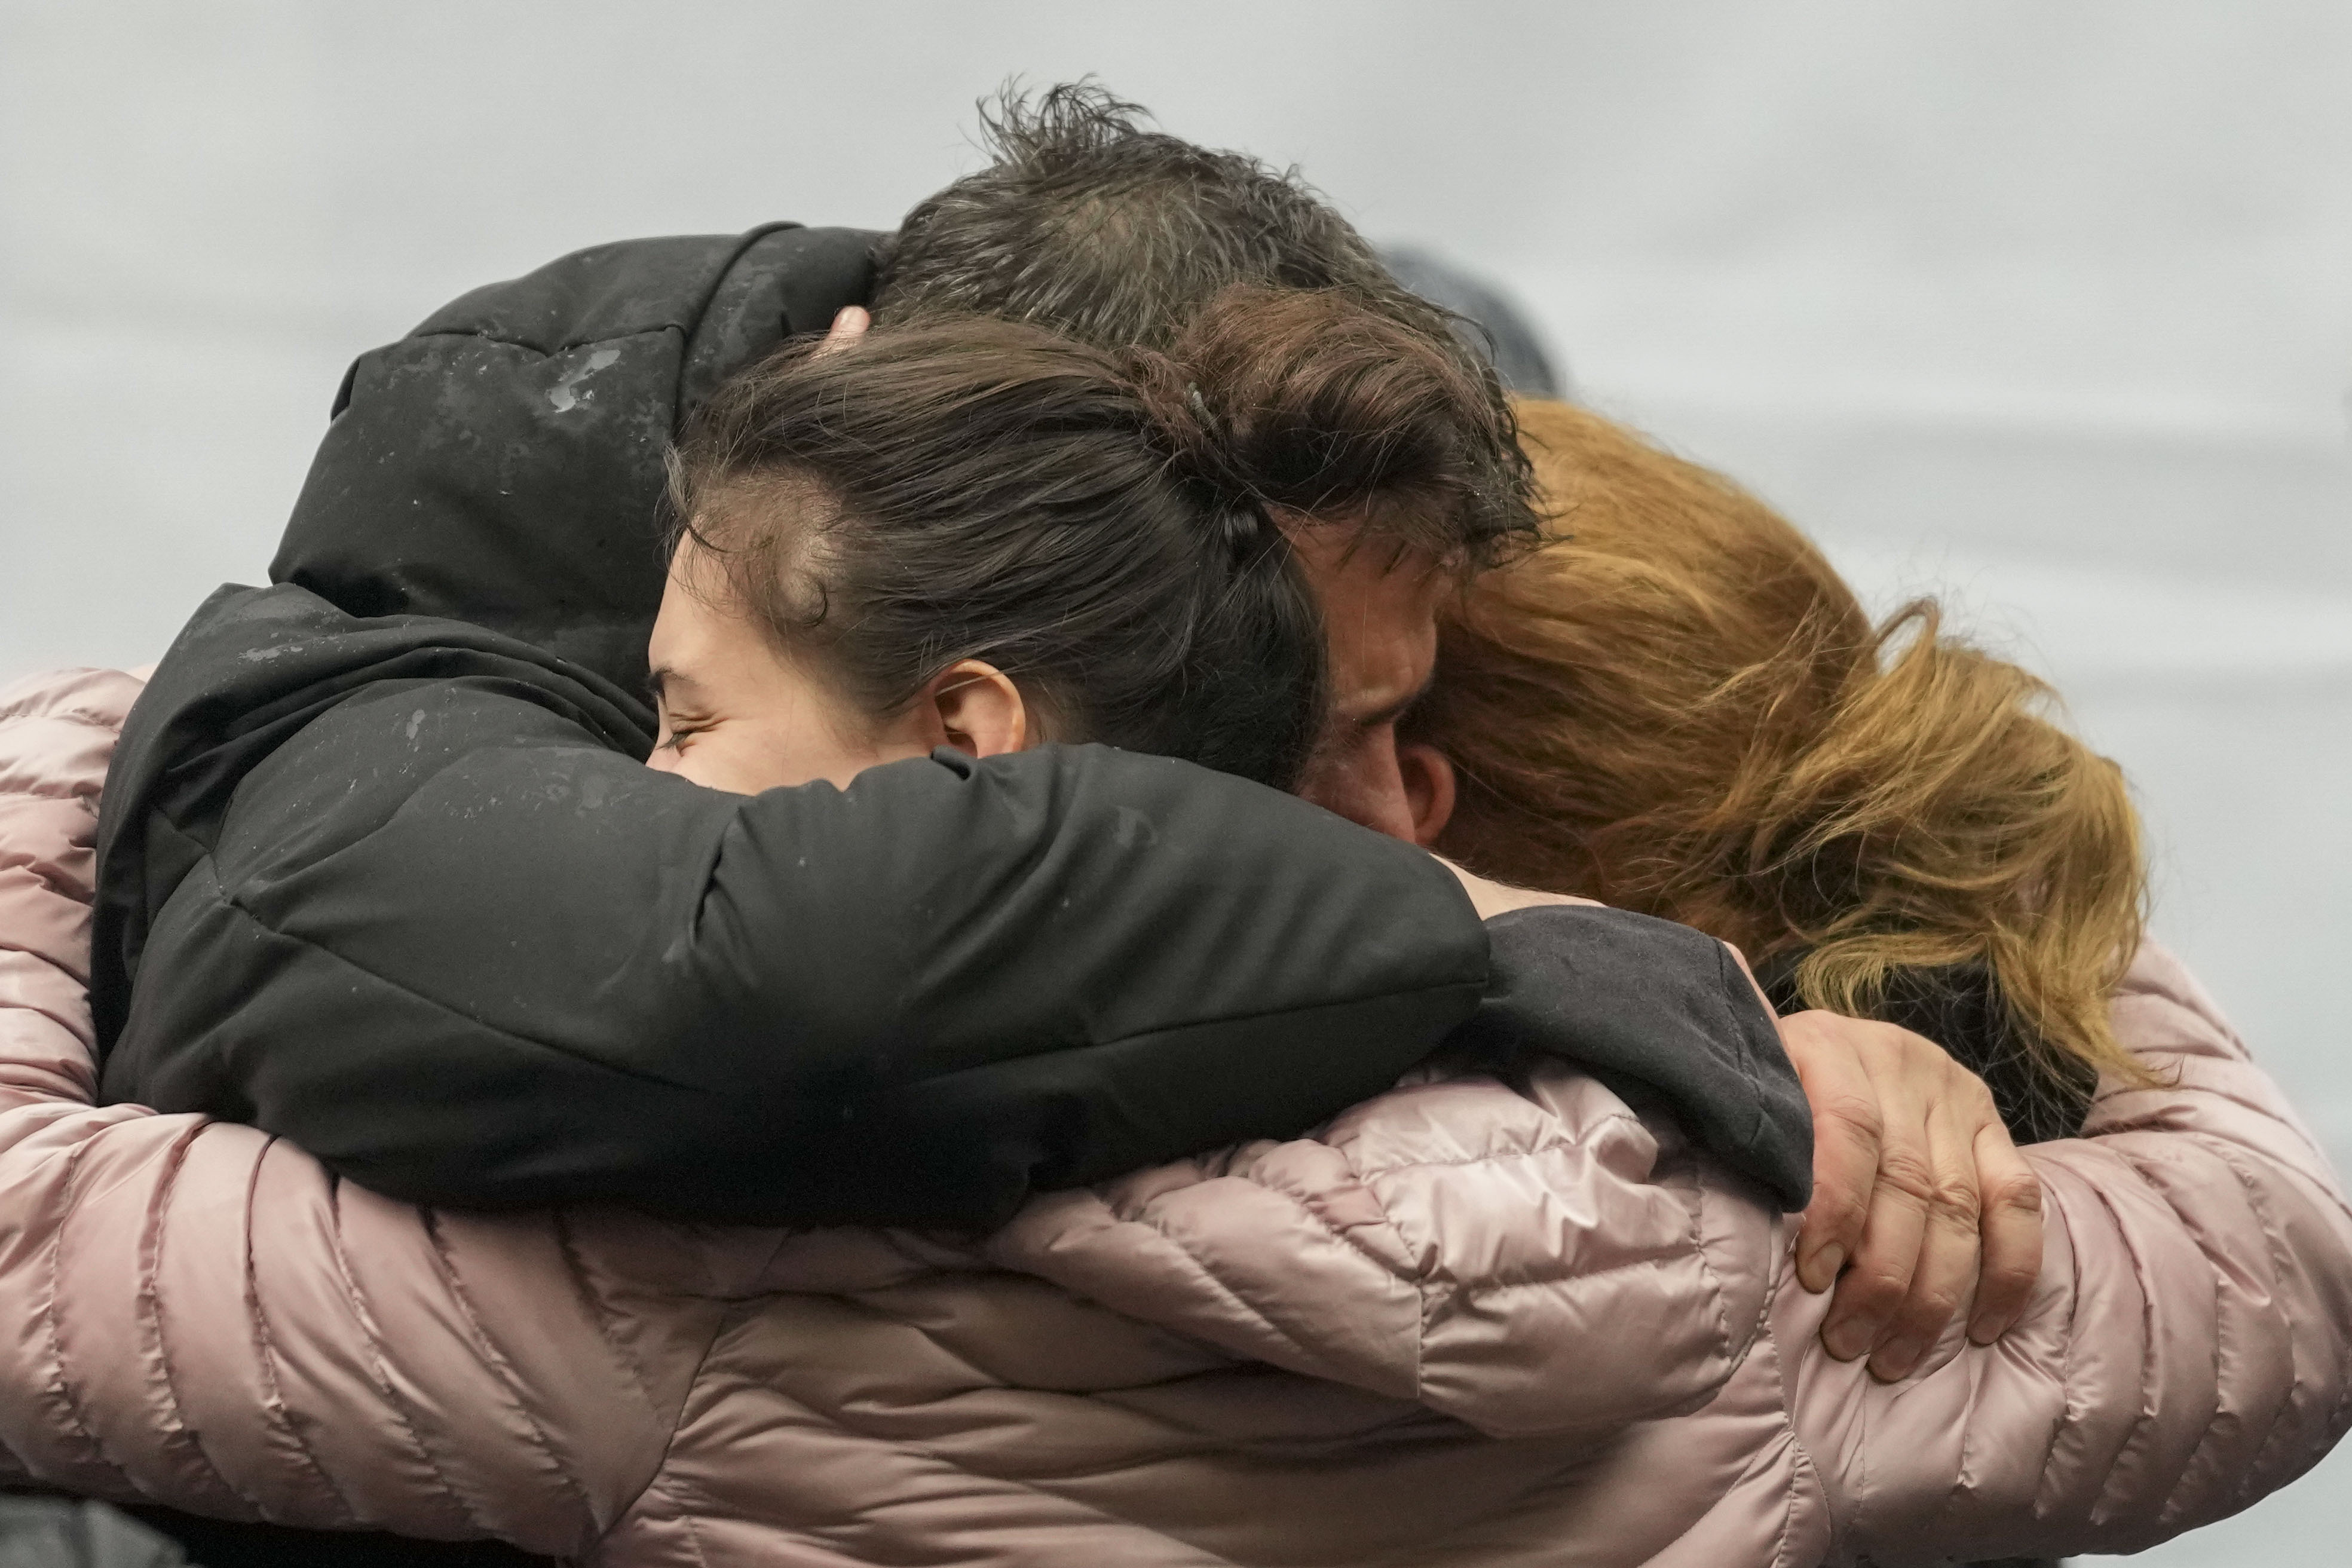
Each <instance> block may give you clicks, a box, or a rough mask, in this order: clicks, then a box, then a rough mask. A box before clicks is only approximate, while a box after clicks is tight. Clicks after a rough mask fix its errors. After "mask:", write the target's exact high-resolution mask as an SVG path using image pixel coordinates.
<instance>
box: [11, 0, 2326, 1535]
mask: <svg viewBox="0 0 2352 1568" xmlns="http://www.w3.org/2000/svg"><path fill="white" fill-rule="evenodd" d="M1089 70H1092V71H1098V72H1100V73H1102V74H1103V76H1104V77H1105V78H1106V79H1108V81H1109V82H1110V84H1111V85H1113V86H1114V87H1116V88H1117V89H1119V90H1121V91H1122V92H1125V93H1127V94H1128V95H1129V96H1131V97H1135V98H1139V99H1140V100H1143V101H1145V102H1146V103H1149V104H1150V105H1151V106H1152V107H1153V108H1154V109H1156V110H1158V111H1159V113H1160V118H1161V120H1162V121H1164V122H1165V123H1166V124H1167V125H1168V126H1169V128H1171V130H1174V131H1177V132H1181V133H1182V134H1185V135H1188V136H1192V137H1194V138H1196V139H1199V140H1202V141H1206V142H1213V143H1219V144H1226V145H1234V146H1241V147H1245V148H1248V149H1251V150H1252V151H1255V152H1256V153H1261V154H1263V155H1265V156H1266V157H1269V158H1271V159H1274V160H1276V161H1279V162H1284V163H1289V162H1297V163H1299V164H1301V165H1303V166H1304V168H1305V169H1306V170H1307V173H1308V174H1309V175H1310V176H1311V177H1313V178H1314V179H1315V180H1316V181H1317V182H1318V184H1320V185H1321V186H1322V187H1323V188H1324V189H1325V190H1327V191H1328V193H1329V194H1330V195H1332V196H1333V197H1334V198H1335V199H1336V200H1337V201H1338V202H1339V203H1340V204H1341V205H1342V206H1343V207H1345V208H1346V209H1347V210H1348V211H1349V213H1351V214H1352V215H1353V216H1355V217H1356V218H1357V220H1358V221H1359V223H1360V225H1361V226H1363V227H1364V228H1365V229H1366V230H1367V231H1368V232H1369V233H1370V234H1372V235H1374V236H1375V237H1381V238H1385V239H1396V240H1424V241H1433V242H1436V243H1439V244H1442V245H1444V247H1448V248H1449V249H1451V250H1452V251H1453V252H1454V254H1455V255H1456V256H1457V257H1459V258H1463V259H1465V260H1467V261H1470V262H1472V263H1475V265H1477V266H1479V267H1481V268H1485V269H1486V270H1487V271H1489V272H1490V273H1491V274H1493V275H1494V276H1495V277H1496V278H1498V279H1501V280H1503V281H1504V282H1506V283H1507V285H1508V286H1509V287H1510V288H1511V289H1514V290H1515V291H1516V292H1517V294H1518V296H1519V297H1520V298H1521V299H1522V300H1524V301H1525V303H1526V304H1527V305H1528V307H1529V309H1530V310H1531V311H1532V312H1533V314H1534V315H1535V316H1536V317H1537V318H1538V320H1539V321H1540V322H1541V323H1542V324H1543V326H1544V327H1545V328H1546V330H1547V331H1548V332H1549V335H1550V338H1551V340H1552V342H1553V343H1554V345H1555V347H1556V348H1557V349H1558V350H1559V351H1560V352H1561V353H1563V354H1564V355H1565V357H1566V358H1567V360H1568V362H1569V363H1570V365H1571V366H1572V368H1573V371H1574V373H1575V375H1576V378H1577V380H1578V382H1579V384H1580V387H1581V388H1582V390H1583V392H1584V394H1585V395H1586V396H1587V397H1588V399H1589V400H1591V402H1593V403H1595V404H1597V405H1600V406H1601V407H1602V408H1603V409H1605V410H1608V411H1610V412H1612V413H1615V414H1617V415H1620V416H1623V417H1626V418H1629V419H1631V420H1633V421H1634V422H1636V423H1638V424H1640V425H1642V426H1644V427H1646V428H1648V429H1649V430H1651V431H1652V432H1654V433H1655V434H1656V435H1658V436H1660V437H1663V438H1664V439H1666V440H1667V441H1669V442H1670V443H1671V444H1673V445H1674V446H1675V447H1677V448H1679V449H1681V450H1684V451H1685V452H1688V453H1691V454H1693V455H1696V456H1697V457H1700V458H1704V459H1706V460H1708V461H1711V462H1714V463H1716V464H1717V465H1719V466H1721V467H1724V468H1728V469H1729V470H1731V471H1732V472H1733V473H1735V474H1737V475H1738V476H1740V477H1742V478H1743V479H1748V481H1750V482H1751V483H1753V484H1755V485H1757V486H1758V487H1759V488H1760V489H1762V490H1763V491H1764V492H1765V493H1766V494H1767V495H1769V497H1771V498H1772V499H1773V500H1776V501H1778V502H1780V504H1781V505H1782V506H1783V507H1784V508H1785V509H1786V510H1789V511H1790V513H1791V515H1793V516H1794V517H1795V518H1796V519H1797V520H1798V521H1801V522H1802V523H1805V524H1807V525H1808V526H1810V527H1811V528H1813V529H1815V530H1816V531H1818V532H1819V533H1820V534H1821V535H1822V537H1823V538H1824V539H1825V540H1826V541H1827V542H1829V543H1830V545H1831V547H1832V550H1833V552H1835V553H1836V554H1837V556H1838V557H1839V559H1840V560H1841V561H1842V562H1843V563H1845V564H1846V565H1848V566H1849V567H1850V568H1851V569H1852V570H1853V572H1854V573H1855V574H1856V575H1857V576H1858V577H1859V578H1860V579H1862V580H1863V581H1864V584H1866V585H1867V586H1868V587H1869V589H1870V590H1871V591H1872V592H1873V593H1874V594H1876V595H1888V596H1891V595H1895V594H1897V593H1900V592H1904V591H1907V590H1910V589H1915V588H1935V589H1940V590H1942V591H1945V592H1947V593H1948V595H1950V596H1951V598H1952V599H1953V601H1954V602H1955V603H1956V604H1958V605H1959V606H1961V608H1962V609H1963V611H1964V612H1965V616H1966V618H1967V620H1968V621H1969V624H1970V625H1971V626H1974V627H1975V628H1976V629H1977V630H1978V631H1979V632H1980V633H1981V634H1982V635H1984V636H1986V637H1990V638H1991V639H1993V640H1994V641H1996V642H1997V643H1998V644H1999V645H2000V646H2001V647H2004V648H2007V649H2010V650H2012V651H2013V652H2015V653H2016V654H2017V655H2018V656H2019V657H2021V658H2025V659H2026V660H2028V661H2029V662H2031V663H2032V664H2033V665H2035V666H2036V667H2037V668H2042V669H2044V670H2046V671H2048V672H2049V673H2051V674H2052V675H2053V676H2054V677H2055V678H2056V679H2058V680H2059V682H2060V683H2061V685H2062V686H2063V689H2064V690H2065V691H2066V692H2067V694H2068V695H2069V697H2070V698H2071V699H2072V701H2073V705H2074V712H2075V714H2076V716H2077V718H2078V720H2079V721H2080V722H2081V724H2082V725H2083V726H2084V728H2085V729H2086V730H2087V731H2089V733H2090V734H2091V735H2092V736H2093V737H2094V738H2095V740H2096V741H2097V742H2099V743H2100V744H2101V745H2102V746H2104V747H2105V748H2106V749H2107V750H2109V751H2110V752H2112V753H2113V754H2114V755H2116V757H2118V758H2120V759H2121V760H2122V761H2123V763H2125V764H2126V767H2127V768H2128V769H2129V771H2130V773H2132V776H2133V777H2134V779H2135V780H2136V781H2137V784H2138V787H2139V789H2140V792H2141V796H2142V800H2143V804H2144V805H2145V806H2146V809H2147V814H2148V816H2149V819H2150V822H2151V825H2152V827H2153V832H2154V838H2155V846H2156V863H2157V869H2158V898H2159V903H2158V929H2159V931H2161V932H2162V933H2163V935H2164V936H2165V937H2166V938H2167V939H2168V940H2169V941H2171V942H2174V943H2175V944H2176V945H2178V946H2179V948H2181V949H2182V950H2183V951H2184V952H2187V953H2188V954H2189V957H2190V958H2191V959H2192V961H2193V962H2194V963H2196V965H2197V966H2198V968H2199V969H2200V972H2201V973H2203V974H2204V975H2205V977H2206V978H2207V980H2208V981H2209V982H2210V984H2212V985H2213V987H2214V988H2215V989H2216V990H2217V991H2218V992H2219V993H2220V994H2221V997H2222V998H2223V1000H2224V1001H2225V1002H2226V1003H2227V1004H2228V1005H2230V1007H2231V1009H2232V1010H2233V1012H2234V1014H2235V1015H2236V1016H2237V1017H2238V1018H2239V1019H2240V1020H2241V1022H2242V1025H2243V1026H2244V1027H2245V1029H2246V1031H2247V1033H2248V1035H2249V1036H2250V1037H2251V1038H2252V1040H2253V1042H2254V1044H2255V1046H2256V1048H2257V1049H2258V1050H2259V1051H2260V1052H2261V1053H2263V1056H2264V1057H2265V1058H2266V1059H2267V1060H2268V1061H2269V1062H2270V1063H2271V1064H2272V1066H2273V1068H2275V1069H2276V1071H2277V1072H2278V1074H2279V1076H2280V1077H2281V1078H2282V1079H2284V1080H2285V1081H2286V1082H2287V1083H2288V1084H2289V1085H2290V1086H2291V1087H2292V1088H2293V1089H2294V1091H2295V1093H2296V1096H2297V1098H2298V1100H2300V1102H2301V1103H2302V1105H2303V1106H2304V1108H2305V1111H2306V1113H2307V1114H2308V1116H2309V1117H2310V1119H2311V1121H2313V1122H2314V1123H2315V1126H2316V1127H2317V1128H2318V1129H2319V1130H2320V1131H2321V1132H2322V1135H2323V1136H2324V1137H2326V1139H2327V1140H2328V1141H2329V1142H2330V1143H2331V1145H2332V1147H2333V1148H2334V1150H2335V1151H2336V1156H2337V1159H2338V1161H2339V1163H2342V1162H2344V1161H2345V1159H2346V1157H2347V1155H2352V1060H2347V1054H2346V1051H2345V1048H2344V1044H2343V1041H2344V1036H2345V1028H2344V1025H2343V1017H2344V1008H2343V1003H2342V1000H2341V998H2342V994H2343V990H2344V986H2343V977H2344V975H2345V974H2346V973H2347V963H2346V962H2345V959H2344V957H2343V954H2344V952H2345V950H2346V948H2347V944H2352V912H2347V907H2346V906H2347V896H2352V826H2347V818H2346V803H2347V786H2346V784H2345V775H2346V773H2347V769H2352V527H2347V524H2352V462H2347V456H2352V454H2348V453H2347V403H2346V393H2347V385H2352V6H2347V5H2344V4H2342V3H2341V0H2304V3H2292V0H2282V3H2277V4H2261V3H2254V0H2211V3H2210V4H2177V3H2159V0H2109V3H2084V0H2077V3H2072V4H2066V5H2051V4H2049V3H2048V0H1968V3H1966V4H1958V3H1914V4H1907V5H1899V6H1898V5H1883V4H1870V5H1861V4H1856V5H1812V4H1807V5H1783V4H1759V3H1755V0H1708V3H1672V4H1635V3H1633V0H1625V3H1622V4H1608V5H1593V4H1563V3H1560V0H1552V3H1550V4H1545V5H1467V4H1448V5H1433V4H1432V5H1412V4H1402V3H1385V0H1351V3H1349V4H1345V5H1316V4H1280V3H1274V0H1256V3H1254V4H1247V5H1226V4H1211V5H1201V4H1192V5H1151V6H1146V5H1125V4H1104V3H1097V4H1090V5H1084V6H1080V5H1034V4H1032V5H1019V4H1011V5H1008V4H993V5H972V4H969V3H964V4H940V3H934V4H919V5H866V6H855V5H840V4H827V5H803V4H777V5H690V4H662V5H626V4H616V3H612V0H571V3H569V4H564V5H501V4H488V3H483V0H476V3H473V4H467V5H441V4H415V3H411V4H406V5H401V6H398V7H391V6H383V7H377V6H369V7H361V6H352V5H318V4H301V3H296V0H284V3H278V4H242V5H240V4H234V3H228V0H213V3H209V4H206V5H200V6H198V5H175V4H168V3H163V0H155V3H151V4H127V5H122V4H118V5H110V4H102V3H93V0H72V3H70V4H68V3H65V0H59V3H57V4H50V5H33V4H24V3H21V0H0V679H5V678H7V677H10V676H13V675H15V674H17V673H21V672H24V671H26V670H31V669H35V668H41V667H45V666H51V665H56V664H61V663H67V662H115V663H131V662H138V661H142V660H145V659H149V658H153V657H155V655H156V654H157V653H159V652H160V651H161V650H162V648H163V645H164V644H165V642H166V641H167V640H168V638H169V637H170V635H171V633H172V632H173V630H174V629H175V628H176V626H178V624H179V622H180V621H181V619H182V618H183V617H184V616H185V615H186V613H187V612H188V610H189V609H190V608H191V607H192V606H193V605H194V602H195V601H196V599H197V598H198V597H199V596H200V595H202V594H203V593H204V592H205V590H206V589H208V588H209V587H210V586H212V585H213V584H216V583H218V582H221V581H223V580H225V579H236V580H242V581H255V580H257V578H258V577H259V576H260V574H261V573H262V571H263V568H264V566H265V563H267V561H268V553H269V550H270V547H271V544H272V542H273V541H274V539H275V537H276V534H277V531H278V527H279V525H280V523H281V521H283V518H284V515H285V512H286V509H287V506H288V504H289V501H290V500H291V498H292V495H293V492H294V489H295V487H296V485H297V484H298V482H299V479H300V476H301V473H302V470H303V468H304V465H305V463H306V461H307V459H308V457H309V454H310V448H311V446H312V444H313V443H314V442H315V441H316V439H317V438H318V436H319V434H320V428H321V426H322V423H323V420H324V416H325V412H326V407H327V402H328V398H329V395H331V392H332V390H333V388H334V386H335V384H336V382H337V380H338V378H339V377H340V375H341V372H342V369H343V366H344V364H345V363H347V362H348V360H349V359H350V358H351V357H352V354H354V353H356V352H358V351H359V350H361V349H362V348H364V347H367V346H369V345H370V344H373V343H374V342H380V341H382V340H383V339H386V338H388V337H391V336H394V335H396V334H397V333H399V332H400V331H404V330H405V329H406V328H407V327H408V326H410V325H411V324H413V323H414V322H415V320H417V319H418V318H419V317H421V316H422V315H424V314H425V311H427V310H430V309H431V308H432V307H433V306H435V305H436V304H437V303H439V302H440V301H441V300H444V299H446V298H447V297H449V296H452V295H454V294H457V293H458V292H460V291H461V290H463V289H467V288H469V287H472V286H473V285H475V284H477V283H479V282H482V281H485V280H487V279H492V278H497V277H502V276H507V275H510V274H512V273H514V272H517V271H520V270H522V269H525V268H530V267H532V266H535V265H537V264H539V263H540V262H541V261H544V260H547V259H549V258H551V257H553V256H555V255H557V254H558V253H560V252H562V251H564V250H567V249H570V248H572V247H577V246H582V245H585V244H589V243H592V242H594V241H598V240H603V239H608V238H613V237H618V236H622V235H628V234H639V233H655V232H665V231H679V230H729V229H738V228H741V227H745V226H750V225H751V224H753V223H757V222H760V221H762V220H765V219H769V218H774V217H797V218H802V219H806V220H812V221H817V222H834V223H855V224H867V225H872V226H888V225H889V224H891V223H893V222H895V221H896V219H897V217H898V214H899V213H900V212H902V211H903V210H904V209H905V208H906V207H907V205H908V204H909V203H910V202H912V201H913V200H914V199H915V198H917V197H918V196H919V195H923V194H924V193H925V192H927V191H929V189H931V188H933V187H935V186H937V185H938V184H941V183H942V182H943V181H945V180H946V179H948V178H950V177H951V176H952V175H954V174H957V173H959V172H960V171H961V170H963V169H964V168H967V167H969V166H970V165H971V163H972V162H973V161H974V154H973V152H972V150H971V142H970V140H969V132H970V130H971V124H972V112H971V102H972V100H974V99H975V98H976V97H978V96H980V95H981V94H982V93H984V92H986V91H988V90H989V89H992V87H994V86H995V85H996V84H997V83H999V82H1000V81H1002V80H1003V79H1005V78H1006V77H1008V76H1010V75H1013V74H1014V73H1021V74H1023V75H1025V76H1026V77H1028V78H1029V79H1032V80H1039V81H1045V80H1053V79H1058V78H1063V77H1067V76H1072V75H1076V74H1079V73H1082V72H1085V71H1089ZM2347 1482H2352V1447H2347V1457H2339V1458H2337V1459H2336V1461H2334V1462H2332V1463H2331V1464H2330V1465H2329V1466H2327V1467H2326V1468H2324V1469H2323V1470H2322V1472H2321V1473H2319V1474H2318V1475H2315V1477H2313V1478H2311V1479H2308V1480H2306V1481H2305V1482H2304V1483H2302V1484H2301V1485H2299V1486H2297V1487H2296V1488H2294V1489H2290V1490H2289V1491H2287V1492H2285V1493H2284V1494H2282V1495H2281V1496H2279V1497H2278V1498H2276V1499H2275V1500H2272V1501H2270V1502H2267V1503H2265V1504H2263V1506H2262V1507H2260V1508H2258V1509H2256V1510H2253V1511H2252V1513H2251V1514H2249V1515H2247V1516H2246V1517H2244V1518H2243V1519H2242V1520H2240V1521H2234V1522H2232V1523H2231V1524H2228V1525H2224V1526H2222V1527H2220V1528H2217V1529H2214V1530H2211V1531H2207V1532H2204V1533H2203V1534H2201V1535H2199V1536H2192V1537H2190V1538H2189V1539H2187V1540H2185V1541H2183V1542H2179V1543H2177V1544H2176V1545H2174V1546H2172V1547H2169V1548H2167V1549H2165V1550H2163V1551H2160V1552H2157V1553H2155V1554H2154V1556H2153V1558H2152V1559H2150V1560H2151V1561H2156V1562H2160V1563H2168V1564H2188V1563H2217V1564H2218V1563H2232V1564H2236V1563H2247V1564H2252V1563H2260V1564H2264V1565H2266V1568H2268V1565H2284V1564H2302V1563H2314V1564H2316V1563H2341V1562H2343V1561H2344V1560H2345V1547H2344V1541H2345V1538H2346V1536H2347V1532H2352V1505H2347V1502H2346V1500H2345V1499H2344V1497H2343V1495H2342V1491H2343V1489H2344V1487H2345V1486H2346V1485H2347Z"/></svg>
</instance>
